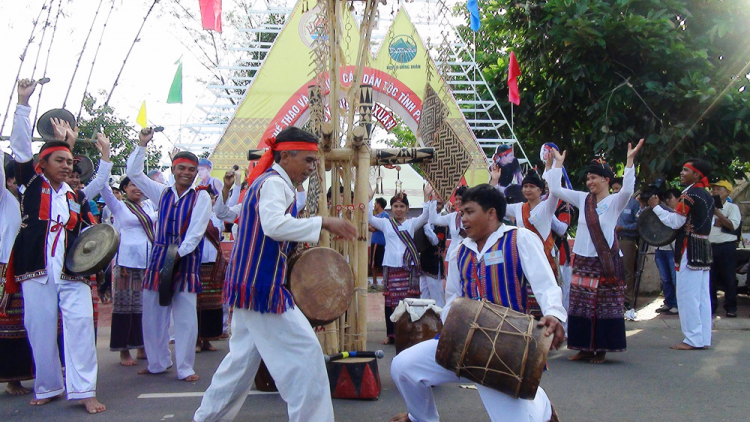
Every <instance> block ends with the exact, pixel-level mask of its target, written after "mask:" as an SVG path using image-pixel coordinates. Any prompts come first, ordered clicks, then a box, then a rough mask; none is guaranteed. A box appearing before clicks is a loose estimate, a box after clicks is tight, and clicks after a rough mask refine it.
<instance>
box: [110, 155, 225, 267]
mask: <svg viewBox="0 0 750 422" xmlns="http://www.w3.org/2000/svg"><path fill="white" fill-rule="evenodd" d="M145 160H146V147H142V146H138V147H136V149H135V151H133V153H132V154H130V157H128V162H127V175H128V177H129V178H130V180H131V181H132V182H133V183H135V185H136V186H137V187H138V189H140V190H141V192H143V194H144V195H146V197H147V198H149V199H151V201H152V202H153V203H154V205H156V207H157V208H158V206H159V201H160V199H161V195H162V193H164V191H165V190H167V189H172V192H174V196H175V203H176V202H177V201H179V199H180V198H182V197H183V196H185V194H187V193H188V192H190V191H191V190H194V189H195V188H194V187H192V186H191V187H190V189H187V190H185V192H183V193H182V195H179V194H178V193H177V189H175V187H174V185H172V186H165V185H162V184H161V183H159V182H155V181H153V180H151V179H149V178H148V176H146V175H145V174H144V173H143V163H144V161H145ZM115 218H116V217H115ZM210 219H211V197H210V196H209V195H208V192H206V191H199V192H198V197H197V198H196V200H195V206H194V207H193V213H192V215H191V216H190V224H189V225H188V228H187V231H186V232H185V239H184V240H183V241H182V243H181V244H180V246H179V247H178V248H177V253H178V254H179V255H180V256H186V255H188V254H189V253H191V252H193V250H195V248H196V247H197V246H198V243H200V241H201V239H203V236H204V235H205V234H206V227H207V226H208V221H209V220H210Z"/></svg>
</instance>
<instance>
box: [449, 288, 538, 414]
mask: <svg viewBox="0 0 750 422" xmlns="http://www.w3.org/2000/svg"><path fill="white" fill-rule="evenodd" d="M551 344H552V337H546V336H545V335H544V327H537V323H536V321H535V320H534V318H532V317H531V316H530V315H526V314H522V313H520V312H516V311H514V310H512V309H510V308H506V307H504V306H500V305H495V304H492V303H489V302H486V301H481V302H480V301H477V300H472V299H467V298H458V299H456V300H455V301H454V302H453V304H452V305H451V308H450V313H449V314H448V318H447V319H446V321H445V325H444V326H443V331H442V332H441V334H440V340H439V341H438V347H437V351H436V352H435V361H436V362H437V363H438V364H439V365H440V366H442V367H444V368H446V369H448V370H451V371H454V372H455V373H456V375H458V376H460V377H464V378H466V379H469V380H471V381H474V382H476V383H477V384H481V385H483V386H485V387H489V388H492V389H495V390H498V391H500V392H503V393H505V394H508V395H509V396H511V397H514V398H522V399H533V398H534V397H535V396H536V390H537V388H539V381H541V379H542V371H543V370H544V366H545V364H546V363H547V353H548V352H549V349H550V345H551Z"/></svg>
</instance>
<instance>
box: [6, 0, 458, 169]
mask: <svg viewBox="0 0 750 422" xmlns="http://www.w3.org/2000/svg"><path fill="white" fill-rule="evenodd" d="M52 1H53V3H54V7H53V8H52V14H51V16H50V25H49V26H48V28H47V31H46V33H45V34H44V38H42V27H43V24H44V22H45V21H46V19H47V10H44V11H42V14H41V18H40V20H39V22H38V24H37V27H36V30H35V32H34V39H33V41H32V43H31V44H30V45H29V46H28V50H27V52H26V55H25V60H23V62H22V61H21V60H20V56H21V55H22V54H23V51H24V48H26V46H27V42H28V40H29V35H30V34H31V33H32V28H33V22H34V20H35V19H36V18H37V16H39V13H40V10H41V8H42V5H43V4H46V3H48V2H49V0H24V1H13V0H0V39H2V40H3V47H2V51H3V53H4V55H5V57H6V60H5V62H4V66H2V67H0V123H2V120H3V119H5V116H6V107H8V105H9V103H10V108H9V110H8V117H7V119H5V120H6V121H5V124H4V126H3V128H2V132H1V133H0V135H4V136H8V135H10V132H11V127H12V117H13V112H14V109H15V106H16V95H15V80H16V75H17V74H18V72H19V66H20V69H21V70H20V76H19V77H20V78H31V77H33V78H35V79H38V78H41V76H42V75H43V74H45V72H44V69H45V64H46V62H47V61H48V64H47V69H46V75H47V77H49V78H50V79H51V82H50V83H48V84H46V85H45V86H44V88H43V91H42V96H41V99H39V97H38V93H39V88H37V93H35V95H34V96H33V97H32V100H31V106H32V117H33V116H35V115H37V112H36V110H37V109H38V110H39V111H38V115H41V114H42V113H44V112H45V111H47V110H49V109H51V108H58V107H62V105H63V101H64V99H65V96H66V93H67V92H68V89H69V87H70V94H69V97H68V100H67V103H66V108H67V109H68V110H70V111H72V112H73V114H77V113H78V109H79V106H80V102H81V99H82V98H83V93H84V88H85V85H86V80H87V78H88V77H89V72H91V82H90V85H89V88H88V92H90V93H93V94H94V95H95V97H96V98H97V99H98V103H99V104H101V103H103V102H104V100H105V99H106V96H102V95H101V94H100V92H101V91H106V92H110V91H111V90H112V87H113V85H114V83H115V79H116V77H117V74H118V72H119V71H120V69H121V67H122V64H123V60H125V57H126V54H127V53H128V50H129V49H130V48H131V45H132V46H133V49H132V52H131V53H130V56H129V58H128V59H127V62H126V63H125V66H124V68H123V71H122V75H121V76H120V80H119V82H118V85H117V86H116V87H115V88H114V94H113V95H112V98H111V100H110V103H109V105H110V106H112V107H114V109H115V111H116V114H117V115H118V116H119V117H121V118H124V119H127V120H128V121H130V122H131V123H132V124H133V125H134V126H135V120H136V117H137V115H138V111H139V109H140V106H141V103H142V102H143V101H146V108H147V116H148V120H149V124H151V125H158V126H164V128H165V130H164V132H163V134H159V135H157V136H156V137H155V140H154V142H155V143H156V144H157V145H158V146H159V147H160V148H161V149H162V150H163V151H164V152H166V151H168V150H170V149H171V148H172V147H173V146H174V144H177V143H180V137H181V136H182V140H183V142H184V141H187V140H188V139H190V138H191V137H192V136H193V135H192V134H191V133H190V132H189V131H188V130H187V129H183V130H182V131H180V127H181V123H183V124H184V123H195V122H196V121H195V120H196V119H197V118H198V117H200V114H201V113H200V112H199V111H198V110H197V109H196V108H195V106H196V104H211V103H213V102H214V100H215V96H214V95H213V94H212V93H211V92H210V91H209V90H208V89H206V88H205V84H204V83H203V82H200V81H199V80H201V79H202V80H206V79H208V78H209V77H210V73H209V72H208V71H207V70H206V69H204V68H203V66H202V65H201V64H200V61H199V59H198V57H197V56H196V54H199V53H198V52H197V51H196V49H195V48H187V47H186V45H191V44H192V43H193V40H192V39H191V38H190V36H189V35H188V33H187V32H186V31H185V30H184V29H183V28H182V27H181V25H180V23H179V22H177V21H176V19H174V18H173V17H172V16H170V15H169V11H170V8H172V7H174V6H173V3H172V2H170V1H168V0H162V1H160V2H158V3H157V4H156V6H155V7H154V9H153V11H152V13H151V14H150V15H149V17H148V19H147V20H146V23H145V25H144V27H143V30H142V32H141V34H140V36H139V41H138V42H136V43H135V44H134V45H133V40H134V39H135V36H136V34H137V32H138V29H139V27H140V25H141V23H143V19H144V17H145V16H146V12H147V11H148V9H149V7H150V6H151V5H152V4H153V0H61V1H62V6H63V8H62V10H63V14H62V15H61V16H60V17H59V20H57V30H56V32H55V36H54V42H53V46H52V49H51V52H50V53H49V54H48V45H49V41H50V38H51V35H52V29H53V28H52V24H54V22H55V15H56V11H57V4H58V1H60V0H52ZM113 1H114V9H112V15H111V17H110V18H109V20H108V21H107V27H106V30H104V22H105V20H106V18H107V14H108V13H109V10H110V6H111V5H112V4H113V3H112V2H113ZM236 1H237V0H224V1H223V3H224V16H225V19H224V26H225V27H224V29H225V36H226V34H227V31H228V30H229V31H231V30H232V28H228V27H227V19H226V14H227V13H228V12H229V11H231V10H232V8H233V7H235V4H236ZM100 2H101V4H102V5H101V9H100V10H99V14H98V15H96V11H97V7H98V6H99V4H100ZM183 2H184V3H186V4H188V5H190V6H192V7H194V9H195V10H196V11H197V5H198V0H194V1H193V3H191V2H190V0H183ZM272 2H273V3H277V4H285V3H288V4H289V7H291V6H292V5H293V4H294V0H275V1H274V0H272ZM255 3H256V4H257V7H259V8H262V7H264V5H265V4H266V3H267V1H266V0H257V1H256V2H255ZM418 3H420V2H417V3H409V4H407V9H409V10H410V14H412V16H413V17H414V16H417V15H418V14H419V13H420V12H419V10H420V8H421V9H424V8H423V4H422V5H420V4H418ZM448 3H450V4H452V3H454V1H453V0H449V1H448ZM381 8H382V9H383V10H381V14H382V15H383V16H387V15H390V14H391V12H392V10H391V9H393V6H392V5H391V4H390V3H389V5H388V6H381ZM95 16H96V20H95V21H94V22H95V23H94V25H93V29H92V30H91V33H90V35H89V30H90V28H92V21H93V20H94V17H95ZM452 20H453V19H452ZM386 29H387V25H382V27H381V28H379V30H380V31H381V32H383V31H385V30H386ZM102 33H103V36H102ZM87 35H88V37H89V38H88V41H87V43H86V48H85V50H83V55H81V54H80V53H81V51H82V47H83V44H84V41H85V40H86V37H87ZM100 38H101V48H100V50H99V52H98V55H97V56H96V62H95V64H94V66H93V71H92V61H93V60H94V55H95V53H96V49H97V45H98V44H99V40H100ZM79 57H80V63H79V65H78V69H77V71H76V70H75V69H76V65H77V62H78V61H79ZM180 58H181V59H182V62H183V104H182V105H179V104H166V99H167V94H168V92H169V88H170V85H171V83H172V79H173V77H174V73H175V71H176V69H177V66H176V64H175V62H176V61H177V60H178V59H180ZM224 64H231V63H224ZM35 67H36V69H35ZM74 72H75V78H74V79H73V75H74ZM71 79H73V83H72V85H71ZM35 136H38V135H37V134H36V132H35ZM381 136H384V134H381ZM215 138H216V139H214V141H215V142H218V139H219V136H218V135H216V136H215ZM40 147H41V145H40V144H39V145H37V146H36V148H40ZM0 149H2V150H4V151H6V152H9V143H8V142H7V141H0ZM164 159H167V158H166V154H164V155H163V164H164V163H166V161H164ZM167 160H168V159H167Z"/></svg>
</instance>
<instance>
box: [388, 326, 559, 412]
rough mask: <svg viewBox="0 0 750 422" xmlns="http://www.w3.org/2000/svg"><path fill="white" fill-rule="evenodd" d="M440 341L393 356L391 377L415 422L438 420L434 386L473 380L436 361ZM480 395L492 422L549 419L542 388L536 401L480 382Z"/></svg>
mask: <svg viewBox="0 0 750 422" xmlns="http://www.w3.org/2000/svg"><path fill="white" fill-rule="evenodd" d="M437 345H438V340H434V339H433V340H426V341H423V342H421V343H419V344H416V345H414V346H412V347H410V348H408V349H406V350H404V351H403V352H401V353H400V354H399V355H398V356H396V357H395V358H393V362H392V363H391V377H392V378H393V381H394V382H395V383H396V387H397V388H398V391H399V392H400V393H401V397H403V398H404V400H405V401H406V409H407V410H408V412H409V418H410V419H411V420H412V421H414V422H438V421H439V420H440V417H439V416H438V412H437V408H436V407H435V398H434V397H433V396H432V388H431V387H432V386H435V385H441V384H446V383H451V382H462V383H471V382H472V381H470V380H468V379H465V378H459V377H458V376H456V374H455V373H453V372H451V371H449V370H447V369H445V368H443V367H442V366H440V365H438V364H437V362H435V351H436V350H437ZM477 390H479V396H480V397H481V398H482V402H483V403H484V407H485V409H487V413H488V414H489V416H490V420H492V422H500V421H502V422H548V421H549V420H550V418H551V417H552V405H551V404H550V402H549V399H548V398H547V394H546V393H545V392H544V390H543V389H542V387H539V389H538V390H537V393H536V397H535V398H534V400H523V399H514V398H512V397H511V396H509V395H507V394H504V393H501V392H499V391H496V390H492V389H490V388H487V387H483V386H481V385H477Z"/></svg>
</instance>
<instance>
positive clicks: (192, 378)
mask: <svg viewBox="0 0 750 422" xmlns="http://www.w3.org/2000/svg"><path fill="white" fill-rule="evenodd" d="M199 379H201V377H199V376H198V374H193V375H188V376H187V377H185V378H183V379H182V380H183V381H187V382H193V381H198V380H199Z"/></svg>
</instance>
